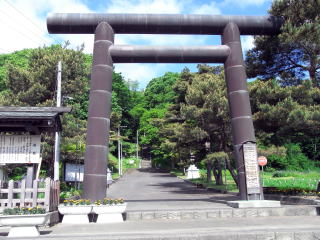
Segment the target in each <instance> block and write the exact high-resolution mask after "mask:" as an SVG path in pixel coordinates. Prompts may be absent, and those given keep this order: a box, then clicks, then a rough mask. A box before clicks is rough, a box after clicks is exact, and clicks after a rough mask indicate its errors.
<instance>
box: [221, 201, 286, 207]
mask: <svg viewBox="0 0 320 240" xmlns="http://www.w3.org/2000/svg"><path fill="white" fill-rule="evenodd" d="M227 205H228V206H230V207H233V208H276V207H281V203H280V201H272V200H251V201H245V200H240V201H229V202H227Z"/></svg>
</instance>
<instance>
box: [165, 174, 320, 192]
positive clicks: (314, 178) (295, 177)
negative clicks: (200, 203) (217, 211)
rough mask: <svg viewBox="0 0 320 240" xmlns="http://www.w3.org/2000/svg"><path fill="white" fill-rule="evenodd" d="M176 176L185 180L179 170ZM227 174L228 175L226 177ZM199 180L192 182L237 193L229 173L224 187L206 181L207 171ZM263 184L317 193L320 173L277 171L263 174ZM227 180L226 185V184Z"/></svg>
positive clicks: (281, 188)
mask: <svg viewBox="0 0 320 240" xmlns="http://www.w3.org/2000/svg"><path fill="white" fill-rule="evenodd" d="M171 173H172V174H175V175H176V176H179V177H182V178H185V174H184V173H183V172H181V171H179V170H173V171H171ZM225 174H226V175H225ZM200 176H201V178H199V179H193V180H191V181H192V182H194V183H197V184H202V185H203V186H205V187H212V188H215V189H219V190H227V191H231V192H237V191H238V189H237V186H236V184H235V182H234V181H233V178H232V177H231V175H230V173H229V172H228V171H226V173H225V171H223V174H222V176H223V181H224V185H216V184H215V181H214V178H212V181H211V182H210V183H208V182H207V179H206V170H204V169H200ZM261 176H262V182H263V186H264V187H274V188H276V189H278V190H284V191H285V190H288V189H300V190H301V191H302V192H304V191H315V190H316V189H317V185H318V181H319V180H320V171H316V170H314V171H301V172H298V171H275V172H264V173H263V174H262V172H261ZM225 179H226V183H225Z"/></svg>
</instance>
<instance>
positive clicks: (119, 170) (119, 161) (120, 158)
mask: <svg viewBox="0 0 320 240" xmlns="http://www.w3.org/2000/svg"><path fill="white" fill-rule="evenodd" d="M126 127H127V126H119V127H118V166H119V169H118V173H119V176H122V172H123V171H122V141H121V136H120V128H126Z"/></svg>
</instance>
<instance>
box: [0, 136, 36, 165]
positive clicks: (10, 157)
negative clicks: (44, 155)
mask: <svg viewBox="0 0 320 240" xmlns="http://www.w3.org/2000/svg"><path fill="white" fill-rule="evenodd" d="M40 139H41V138H40V135H0V163H39V161H40Z"/></svg>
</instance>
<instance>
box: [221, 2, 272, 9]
mask: <svg viewBox="0 0 320 240" xmlns="http://www.w3.org/2000/svg"><path fill="white" fill-rule="evenodd" d="M267 2H272V0H241V1H239V0H224V1H223V2H222V5H231V6H233V5H237V6H239V7H243V8H244V7H247V6H250V5H255V6H261V5H263V4H265V3H267Z"/></svg>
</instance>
